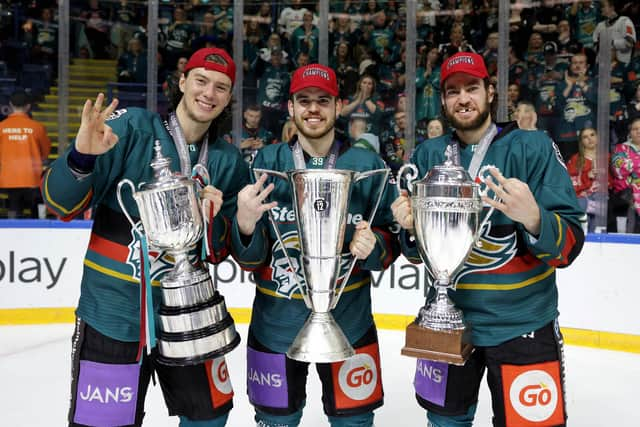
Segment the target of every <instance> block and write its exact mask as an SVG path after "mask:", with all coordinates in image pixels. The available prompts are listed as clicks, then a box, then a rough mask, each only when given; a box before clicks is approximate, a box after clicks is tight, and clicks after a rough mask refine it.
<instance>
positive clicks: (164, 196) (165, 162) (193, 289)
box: [117, 142, 240, 366]
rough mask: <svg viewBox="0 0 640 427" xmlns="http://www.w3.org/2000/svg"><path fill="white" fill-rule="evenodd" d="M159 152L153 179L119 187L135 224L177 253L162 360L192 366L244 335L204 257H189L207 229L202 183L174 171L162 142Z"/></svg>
mask: <svg viewBox="0 0 640 427" xmlns="http://www.w3.org/2000/svg"><path fill="white" fill-rule="evenodd" d="M154 150H155V157H154V159H153V161H152V162H151V165H150V166H151V168H152V169H153V173H154V178H153V181H152V182H149V183H143V184H140V189H139V190H138V191H135V187H134V185H133V183H132V182H131V181H130V180H129V179H123V180H122V181H120V183H119V184H118V188H117V190H118V191H117V197H118V203H119V204H120V207H121V208H122V211H123V212H124V214H125V216H126V217H127V219H128V220H129V222H130V223H131V226H132V227H133V228H134V229H136V230H138V232H140V233H144V234H145V235H146V238H147V241H148V243H149V246H150V247H151V248H154V249H157V250H159V251H163V252H165V251H166V252H167V253H168V254H169V255H170V256H172V257H173V263H174V267H173V269H172V270H171V271H170V272H169V273H167V274H166V275H165V276H164V277H163V278H162V279H161V280H160V285H161V291H162V304H161V306H160V311H159V320H160V333H159V334H158V351H159V357H158V361H159V362H161V363H163V364H166V365H175V366H184V365H193V364H197V363H200V362H202V361H204V360H208V359H213V358H215V357H219V356H222V355H224V354H226V353H228V352H230V351H231V350H233V349H234V348H235V347H236V346H237V345H238V344H239V343H240V336H239V335H238V333H237V332H236V329H235V324H234V322H233V318H232V317H231V315H230V314H229V313H228V312H227V308H226V306H225V302H224V298H223V297H222V296H221V295H220V293H218V291H217V290H216V288H215V286H214V284H213V281H212V280H211V276H210V274H209V271H208V269H207V268H206V267H205V266H203V265H202V263H201V262H199V261H198V262H197V263H196V264H195V265H194V264H193V263H192V261H191V259H190V256H189V253H190V252H191V251H192V250H193V249H194V248H195V247H196V245H197V243H198V242H199V241H200V240H201V239H202V237H203V233H204V222H203V217H202V212H201V209H200V202H199V197H198V191H197V184H196V182H195V181H194V180H193V179H190V178H189V177H186V176H184V175H182V174H179V173H173V172H171V169H170V164H171V160H170V159H169V158H167V157H164V156H163V155H162V152H161V147H160V143H159V142H156V144H155V146H154ZM197 166H198V165H197ZM197 166H196V167H197ZM200 167H201V166H200ZM201 168H202V169H203V170H204V168H203V167H201ZM204 173H205V174H206V170H204ZM207 175H208V174H207ZM125 186H127V187H130V189H131V191H132V192H133V198H134V200H135V202H136V205H137V206H138V211H139V213H140V220H141V222H142V230H140V229H139V228H138V227H139V226H138V225H137V224H136V223H135V222H134V221H133V219H132V218H131V216H130V215H129V213H128V212H127V209H126V206H125V204H124V202H123V199H122V194H121V193H122V189H123V187H125ZM147 280H150V278H148V279H147ZM149 327H154V325H150V326H149Z"/></svg>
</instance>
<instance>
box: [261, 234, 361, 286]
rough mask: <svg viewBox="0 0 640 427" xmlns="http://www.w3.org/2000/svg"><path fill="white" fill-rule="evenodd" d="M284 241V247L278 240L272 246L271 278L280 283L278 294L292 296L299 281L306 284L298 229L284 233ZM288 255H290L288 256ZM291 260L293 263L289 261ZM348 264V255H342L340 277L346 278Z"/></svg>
mask: <svg viewBox="0 0 640 427" xmlns="http://www.w3.org/2000/svg"><path fill="white" fill-rule="evenodd" d="M282 241H283V243H284V248H283V247H282V245H281V244H280V242H279V241H277V240H276V242H275V243H274V244H273V247H272V253H273V256H272V257H271V264H270V267H271V280H272V281H274V282H276V283H277V284H278V288H277V289H276V293H277V294H278V295H282V296H284V297H287V298H291V297H292V296H293V294H294V292H295V291H296V289H297V284H298V282H299V283H300V284H304V273H303V271H302V267H301V266H300V259H301V258H302V253H301V251H300V240H299V238H298V233H297V232H296V231H289V232H287V233H284V234H283V235H282ZM287 255H289V257H288V258H287ZM289 260H291V263H292V264H293V265H291V264H290V263H289ZM348 264H349V259H348V257H342V263H341V265H340V275H339V277H338V279H342V278H344V275H345V274H346V270H347V266H348ZM296 279H297V281H296Z"/></svg>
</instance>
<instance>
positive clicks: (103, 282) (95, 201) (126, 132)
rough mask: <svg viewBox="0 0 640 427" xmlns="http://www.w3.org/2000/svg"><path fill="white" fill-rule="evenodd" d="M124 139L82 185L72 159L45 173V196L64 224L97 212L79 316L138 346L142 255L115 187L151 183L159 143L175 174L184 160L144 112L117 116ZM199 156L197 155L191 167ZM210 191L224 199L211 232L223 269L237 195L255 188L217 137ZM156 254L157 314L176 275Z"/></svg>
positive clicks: (113, 120)
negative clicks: (163, 281)
mask: <svg viewBox="0 0 640 427" xmlns="http://www.w3.org/2000/svg"><path fill="white" fill-rule="evenodd" d="M106 124H107V125H109V126H110V127H111V128H112V129H113V132H114V133H115V134H116V135H118V138H119V141H118V143H117V145H116V146H115V147H114V148H113V149H111V150H110V151H108V152H106V153H104V154H102V155H100V156H97V158H96V162H95V166H94V168H93V172H92V173H91V174H89V175H88V176H87V177H86V178H81V179H78V178H76V176H75V175H74V174H73V173H72V171H71V169H70V168H69V163H68V157H69V151H68V152H66V153H65V154H63V155H62V156H60V158H58V159H57V160H56V161H55V162H53V164H52V165H51V167H50V168H49V169H48V170H47V172H46V173H45V175H44V177H43V180H42V185H41V186H42V194H43V198H44V201H45V203H46V204H47V206H48V207H49V209H50V210H52V211H53V212H55V213H56V215H57V216H58V217H59V218H61V219H63V220H71V219H73V218H74V217H76V216H77V215H79V214H80V213H82V212H83V211H84V210H85V209H87V208H89V207H92V208H93V209H94V222H93V226H92V229H91V237H90V240H89V246H88V248H87V251H86V255H85V259H84V266H83V274H82V284H81V292H80V301H79V304H78V308H77V311H76V314H77V315H78V316H79V317H81V318H82V319H83V320H84V321H86V322H87V323H88V324H90V325H91V326H92V327H93V328H95V329H97V330H98V331H100V332H101V333H103V334H105V335H107V336H109V337H111V338H114V339H118V340H121V341H137V340H138V339H139V336H140V322H139V317H140V313H139V311H140V304H139V283H140V256H139V253H140V250H139V241H138V239H136V238H135V237H134V233H133V232H132V229H131V225H130V224H129V222H128V221H127V219H126V217H125V216H124V214H123V212H122V210H121V208H120V205H119V204H118V201H117V198H116V197H117V196H116V187H117V185H118V183H119V182H120V181H121V180H122V179H125V178H127V179H130V180H131V181H132V182H133V184H134V185H135V187H136V189H137V188H138V185H139V184H141V183H144V182H150V181H151V180H152V178H153V170H152V169H151V167H150V166H149V164H150V163H151V161H152V159H153V156H154V150H153V145H154V141H155V140H159V141H160V143H161V146H162V153H163V155H164V156H166V157H169V158H171V159H172V164H171V169H172V170H173V171H179V170H180V161H179V157H178V154H177V151H176V148H175V145H174V143H173V140H172V138H171V135H170V134H169V132H168V130H167V127H166V124H165V122H164V121H163V119H162V118H161V117H160V116H159V115H158V114H155V113H152V112H149V111H147V110H143V109H140V108H127V109H120V110H116V111H115V112H114V113H113V114H112V116H111V117H110V118H109V119H108V120H107V122H106ZM198 154H199V153H198V150H195V151H190V156H191V163H192V164H195V163H196V162H197V160H198ZM206 166H207V169H208V172H209V174H210V177H211V183H210V184H211V185H213V186H214V187H216V188H218V189H219V190H221V191H222V193H223V200H224V202H223V206H222V208H221V210H220V212H219V214H218V215H217V216H216V217H215V218H214V220H213V222H212V224H210V226H209V229H208V230H207V233H208V237H209V239H208V241H209V242H210V250H211V254H212V255H211V259H210V260H209V261H211V262H220V261H222V260H223V259H224V258H225V257H226V256H227V255H228V252H229V237H230V234H229V231H230V224H231V218H233V217H234V216H235V212H236V209H237V200H236V196H237V193H238V191H240V189H242V188H243V187H244V185H246V184H247V183H248V170H247V166H246V163H245V162H244V161H243V160H242V157H241V155H240V152H239V151H238V149H237V148H236V147H235V146H233V145H230V144H228V143H227V142H225V141H223V140H222V139H216V138H215V136H214V135H210V137H209V144H208V164H207V165H206ZM125 188H126V190H124V191H123V200H124V202H125V204H126V207H127V211H128V212H129V213H130V214H131V215H132V216H133V219H134V221H135V222H138V221H139V213H138V209H137V206H136V203H135V201H134V199H133V197H132V195H131V193H130V191H129V189H128V187H125ZM150 250H151V256H152V257H153V258H154V260H153V261H152V265H151V280H152V284H153V286H154V287H153V296H154V306H155V308H156V310H157V309H158V307H159V304H160V297H161V295H160V289H159V279H160V278H161V277H162V275H163V274H165V273H166V272H168V271H169V270H170V269H171V268H172V267H173V265H172V259H170V258H169V257H168V256H166V255H165V254H164V253H158V252H157V251H153V249H152V248H150Z"/></svg>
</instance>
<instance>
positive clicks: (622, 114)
mask: <svg viewBox="0 0 640 427" xmlns="http://www.w3.org/2000/svg"><path fill="white" fill-rule="evenodd" d="M626 77H627V67H626V66H625V64H623V63H622V62H620V61H618V52H617V51H616V48H614V47H612V48H611V83H610V85H611V86H610V89H609V131H610V132H609V152H610V153H611V152H612V151H613V149H614V147H615V146H616V144H617V143H618V142H622V141H624V140H625V137H626V136H627V127H628V122H627V120H628V118H629V115H628V113H627V102H626V97H625V83H626V82H625V78H626Z"/></svg>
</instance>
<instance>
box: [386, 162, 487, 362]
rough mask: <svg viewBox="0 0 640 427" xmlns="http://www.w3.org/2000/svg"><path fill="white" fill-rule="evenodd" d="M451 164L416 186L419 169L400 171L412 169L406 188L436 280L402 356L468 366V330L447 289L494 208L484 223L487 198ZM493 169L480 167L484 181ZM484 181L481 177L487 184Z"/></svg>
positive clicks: (423, 250)
mask: <svg viewBox="0 0 640 427" xmlns="http://www.w3.org/2000/svg"><path fill="white" fill-rule="evenodd" d="M449 156H450V154H449V153H448V154H447V157H448V158H447V160H446V161H445V162H444V163H443V164H441V165H438V166H435V167H434V168H433V169H431V170H430V171H429V173H427V175H426V176H425V177H424V179H422V180H419V181H416V182H413V180H414V179H415V178H416V177H417V175H418V169H417V168H416V166H415V165H413V164H407V165H404V166H402V167H401V168H400V170H399V171H398V182H397V186H398V191H400V189H401V180H400V178H401V177H402V176H404V175H405V174H406V173H407V172H408V171H409V170H410V173H409V174H408V176H407V190H408V191H409V194H410V197H411V206H412V207H411V209H412V214H413V219H414V234H415V236H414V237H415V239H416V245H417V247H418V252H419V254H420V258H421V259H422V261H423V262H424V263H425V265H426V266H427V269H428V270H429V274H430V276H431V277H432V279H433V286H434V288H435V297H433V298H432V299H431V300H430V301H427V304H426V305H425V306H424V307H422V308H421V309H420V312H419V314H418V316H417V318H416V320H415V321H413V322H412V323H411V324H410V325H409V326H408V327H407V331H406V339H405V346H404V347H403V348H402V354H403V355H405V356H411V357H418V358H421V359H429V360H437V361H442V362H448V363H451V364H455V365H463V364H464V362H465V361H466V360H467V358H468V357H469V355H470V354H471V352H472V351H473V345H472V344H471V343H470V337H469V331H468V329H467V327H466V326H465V322H464V317H463V314H462V310H460V309H458V308H457V307H456V306H455V305H454V303H453V302H452V301H451V299H450V298H449V295H448V293H447V291H448V289H452V290H454V289H455V283H452V279H453V278H454V276H455V275H456V273H457V272H458V271H459V270H460V269H461V268H462V266H463V265H464V263H465V261H466V259H467V257H468V256H469V253H470V252H471V250H472V249H473V246H474V245H475V244H478V239H479V237H480V233H481V231H482V229H483V228H484V226H485V225H486V224H487V222H488V219H489V217H490V216H491V214H492V213H493V210H494V208H493V207H491V208H490V209H489V210H488V212H487V214H486V216H485V218H484V220H483V221H482V222H481V221H480V217H481V213H482V211H483V204H482V199H481V196H483V195H485V194H486V191H487V188H486V187H485V189H484V190H483V191H481V189H480V184H478V183H476V182H474V181H473V180H472V179H471V177H470V176H469V173H468V172H467V171H466V170H465V169H464V168H463V167H461V166H456V165H454V164H453V162H452V161H451V159H450V158H449ZM491 167H492V166H484V167H482V168H481V169H480V172H479V177H482V175H483V174H484V172H486V171H487V169H488V168H491ZM482 179H483V178H480V180H482Z"/></svg>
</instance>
